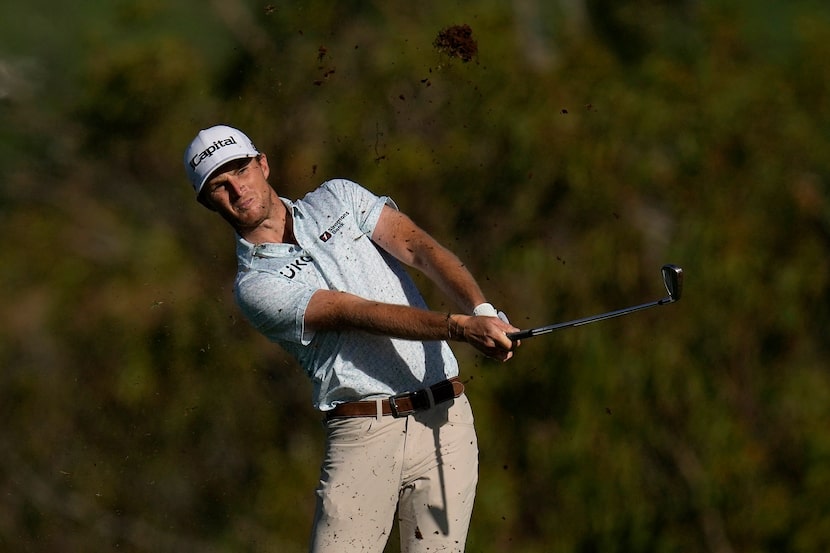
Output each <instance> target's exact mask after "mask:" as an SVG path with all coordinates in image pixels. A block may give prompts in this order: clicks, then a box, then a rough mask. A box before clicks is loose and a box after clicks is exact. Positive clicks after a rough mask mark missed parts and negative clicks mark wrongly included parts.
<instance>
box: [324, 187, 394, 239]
mask: <svg viewBox="0 0 830 553" xmlns="http://www.w3.org/2000/svg"><path fill="white" fill-rule="evenodd" d="M324 186H326V187H327V188H328V189H329V191H330V192H331V193H332V194H334V195H335V196H337V197H339V198H340V200H341V201H342V202H344V203H345V204H347V205H348V206H350V207H351V209H352V213H354V216H355V218H356V219H357V225H358V227H359V228H360V230H362V231H363V232H364V233H365V234H366V235H367V236H372V233H373V232H374V230H375V225H377V222H378V219H380V214H381V212H382V211H383V208H384V206H387V205H388V206H389V207H391V208H393V209H395V210H397V209H398V206H397V205H396V204H395V202H394V201H393V200H392V198H390V197H389V196H378V195H376V194H374V193H373V192H371V191H369V190H367V189H366V188H364V187H363V186H361V185H359V184H357V183H356V182H354V181H350V180H347V179H335V180H330V181H328V182H326V183H325V185H324Z"/></svg>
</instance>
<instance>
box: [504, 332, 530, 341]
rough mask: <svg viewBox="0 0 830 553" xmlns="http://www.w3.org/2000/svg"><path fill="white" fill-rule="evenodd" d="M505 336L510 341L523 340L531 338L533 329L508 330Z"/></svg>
mask: <svg viewBox="0 0 830 553" xmlns="http://www.w3.org/2000/svg"><path fill="white" fill-rule="evenodd" d="M507 337H508V338H510V339H511V340H512V341H514V342H515V341H516V340H524V339H525V338H532V337H533V331H532V330H520V331H519V332H508V333H507Z"/></svg>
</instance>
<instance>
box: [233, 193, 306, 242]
mask: <svg viewBox="0 0 830 553" xmlns="http://www.w3.org/2000/svg"><path fill="white" fill-rule="evenodd" d="M272 199H273V201H274V204H273V209H272V210H271V213H270V215H269V217H268V218H266V219H265V220H264V221H262V222H261V223H260V224H259V225H257V226H256V227H255V228H251V229H236V231H237V233H238V234H239V235H240V236H241V237H242V238H244V239H245V240H247V241H248V242H251V243H252V244H265V243H274V244H280V243H282V244H296V243H297V239H296V238H295V237H294V218H293V217H292V216H291V211H290V210H289V209H288V207H287V206H286V205H285V204H284V203H283V201H282V200H281V199H280V198H279V197H278V196H277V195H276V194H274V197H273V198H272Z"/></svg>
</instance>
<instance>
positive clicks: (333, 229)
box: [320, 211, 350, 242]
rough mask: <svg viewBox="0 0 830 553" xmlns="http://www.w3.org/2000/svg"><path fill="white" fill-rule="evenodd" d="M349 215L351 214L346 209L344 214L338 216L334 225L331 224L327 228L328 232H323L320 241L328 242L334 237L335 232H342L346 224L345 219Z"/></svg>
mask: <svg viewBox="0 0 830 553" xmlns="http://www.w3.org/2000/svg"><path fill="white" fill-rule="evenodd" d="M349 215H350V213H349V212H348V211H346V212H345V213H343V215H341V216H340V217H338V218H337V220H336V221H335V222H334V224H333V225H332V226H330V227H329V228H327V229H326V232H324V233H323V234H321V235H320V241H321V242H328V241H329V240H331V239H332V237H333V236H334V235H335V234H337V233H338V232H340V231H341V230H342V229H343V226H345V223H344V222H343V221H345V220H346V217H348V216H349Z"/></svg>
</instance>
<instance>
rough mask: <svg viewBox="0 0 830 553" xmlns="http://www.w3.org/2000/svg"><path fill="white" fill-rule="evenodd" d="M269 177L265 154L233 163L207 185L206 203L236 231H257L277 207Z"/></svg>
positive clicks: (216, 174)
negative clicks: (275, 206)
mask: <svg viewBox="0 0 830 553" xmlns="http://www.w3.org/2000/svg"><path fill="white" fill-rule="evenodd" d="M269 173H270V171H269V169H268V160H267V159H266V157H265V155H264V154H260V155H259V156H258V157H255V158H243V159H235V160H232V161H229V162H228V163H225V164H224V165H222V166H221V167H219V168H218V169H217V170H216V171H215V172H214V173H213V174H212V175H211V177H210V178H209V179H208V181H207V182H206V183H205V186H204V189H203V190H202V194H203V195H204V201H205V203H206V204H207V205H208V206H209V207H212V208H213V209H215V210H216V211H217V212H218V213H219V214H220V215H221V216H222V217H224V218H225V219H226V220H227V221H228V222H229V223H230V224H231V226H233V227H234V228H236V229H240V230H242V229H248V230H250V229H253V228H256V227H257V226H258V225H259V224H260V223H261V222H262V221H264V220H265V219H266V218H268V217H269V215H270V214H271V209H272V207H273V198H274V196H275V194H274V191H273V190H272V189H271V186H270V185H269V184H268V175H269Z"/></svg>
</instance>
